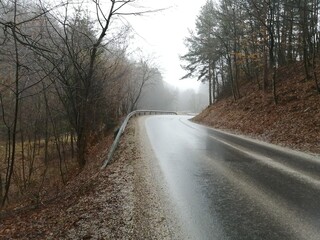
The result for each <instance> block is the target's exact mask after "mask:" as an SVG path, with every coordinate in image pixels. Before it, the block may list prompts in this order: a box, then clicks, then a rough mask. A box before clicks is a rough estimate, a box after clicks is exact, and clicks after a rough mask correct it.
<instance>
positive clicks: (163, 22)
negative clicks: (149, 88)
mask: <svg viewBox="0 0 320 240" xmlns="http://www.w3.org/2000/svg"><path fill="white" fill-rule="evenodd" d="M205 2H206V0H140V1H139V5H140V6H143V7H145V9H162V8H168V9H167V10H164V11H161V12H158V13H151V14H147V15H145V16H135V17H133V16H130V17H127V20H128V21H129V22H130V24H131V25H132V27H133V29H134V32H135V33H136V36H135V40H134V45H135V46H137V47H139V48H141V50H142V51H143V53H145V54H146V55H152V56H153V57H154V61H155V62H156V63H157V65H158V67H159V68H160V70H161V72H162V74H163V78H164V80H165V81H166V82H169V83H171V84H173V85H175V86H178V87H179V88H183V89H185V88H189V87H193V88H197V87H196V86H197V85H198V83H197V82H196V81H195V80H179V79H180V78H181V77H182V76H183V75H185V74H186V73H185V72H184V71H183V70H182V69H181V67H180V64H181V62H180V60H179V55H183V54H185V53H186V48H185V47H184V43H183V41H184V38H186V37H187V36H188V35H189V34H188V29H194V25H195V20H196V17H197V15H198V14H199V11H200V8H201V7H202V6H203V5H204V4H205Z"/></svg>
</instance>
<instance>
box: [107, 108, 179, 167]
mask: <svg viewBox="0 0 320 240" xmlns="http://www.w3.org/2000/svg"><path fill="white" fill-rule="evenodd" d="M164 114H165V115H178V113H177V112H173V111H172V112H171V111H159V110H136V111H133V112H131V113H129V114H128V115H127V117H126V118H125V120H124V121H123V123H122V124H121V127H120V128H119V130H118V133H117V136H116V138H115V139H114V141H113V143H112V146H111V148H110V150H109V153H108V156H107V159H106V160H105V161H104V162H103V165H102V167H101V169H104V168H105V167H106V166H107V165H108V163H109V162H110V161H111V159H112V156H113V154H114V152H115V151H116V149H117V147H118V145H119V142H120V137H121V135H122V134H123V132H124V130H125V129H126V126H127V124H128V122H129V120H130V119H131V118H132V117H134V116H141V115H164Z"/></svg>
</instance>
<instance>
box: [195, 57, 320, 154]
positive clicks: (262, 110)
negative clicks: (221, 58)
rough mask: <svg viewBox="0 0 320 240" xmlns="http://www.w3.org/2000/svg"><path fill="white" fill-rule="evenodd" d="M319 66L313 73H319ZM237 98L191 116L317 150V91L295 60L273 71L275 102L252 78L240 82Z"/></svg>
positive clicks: (319, 99) (319, 137)
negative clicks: (275, 77)
mask: <svg viewBox="0 0 320 240" xmlns="http://www.w3.org/2000/svg"><path fill="white" fill-rule="evenodd" d="M319 72H320V69H318V71H317V73H318V76H319ZM241 85H242V88H241V89H240V92H241V98H240V99H239V100H237V101H234V100H233V98H232V97H228V98H225V99H222V100H219V101H217V102H216V103H214V104H213V105H212V106H210V107H208V108H207V109H205V110H204V111H203V112H202V113H200V114H199V115H198V116H196V117H195V118H194V119H193V120H194V121H195V122H198V123H203V124H206V125H209V126H212V127H215V128H218V129H224V130H229V131H231V132H235V133H238V134H244V135H249V136H252V137H254V138H258V139H261V140H264V141H268V142H271V143H275V144H279V145H283V146H287V147H292V148H295V149H299V150H303V151H309V152H313V153H320V94H318V93H317V91H316V87H315V82H314V80H313V79H310V80H306V78H305V74H304V70H303V66H302V64H301V63H296V64H294V65H291V66H289V67H283V68H280V69H279V70H278V72H277V85H276V86H277V97H278V104H277V105H276V104H275V103H274V101H273V97H272V93H271V91H270V92H264V91H263V90H259V89H258V87H257V85H256V84H255V83H254V82H247V83H245V84H241Z"/></svg>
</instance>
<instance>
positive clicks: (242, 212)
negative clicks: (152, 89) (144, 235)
mask: <svg viewBox="0 0 320 240" xmlns="http://www.w3.org/2000/svg"><path fill="white" fill-rule="evenodd" d="M188 118H190V117H187V116H151V117H148V118H146V120H145V127H146V130H147V134H148V137H149V140H150V142H151V146H152V148H153V150H154V152H155V155H156V157H157V159H158V161H159V165H160V167H161V171H162V172H163V175H164V178H165V181H166V183H167V186H168V189H169V192H170V195H171V198H172V200H173V201H174V202H175V205H176V206H177V207H176V209H175V211H176V214H177V215H178V218H179V219H180V220H181V222H182V224H183V226H184V230H185V231H186V233H187V234H188V235H189V236H190V238H191V239H219V240H222V239H248V240H249V239H268V240H270V239H290V240H291V239H308V240H313V239H320V159H319V158H317V157H314V156H310V155H307V154H302V153H297V152H293V151H290V150H285V149H282V148H279V147H274V146H272V145H269V144H263V143H261V142H258V141H254V140H250V139H246V138H245V139H242V138H239V137H236V136H234V135H231V134H224V133H222V132H220V131H216V130H213V129H210V128H206V127H203V126H201V125H198V124H195V123H192V122H190V121H189V120H188ZM296 153H297V155H296Z"/></svg>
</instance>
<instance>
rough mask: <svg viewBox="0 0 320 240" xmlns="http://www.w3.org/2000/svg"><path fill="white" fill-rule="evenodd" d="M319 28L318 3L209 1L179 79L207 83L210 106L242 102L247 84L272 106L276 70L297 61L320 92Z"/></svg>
mask: <svg viewBox="0 0 320 240" xmlns="http://www.w3.org/2000/svg"><path fill="white" fill-rule="evenodd" d="M319 27H320V26H319V1H318V0H279V1H275V0H239V1H231V0H221V1H219V3H216V2H215V1H212V0H208V1H207V2H206V4H205V5H204V6H203V7H202V9H201V11H200V13H199V15H198V17H197V19H196V29H195V31H190V34H189V36H188V37H187V38H186V39H185V45H186V47H187V49H188V51H187V53H186V54H184V55H182V56H181V60H182V61H183V65H182V67H183V68H184V69H185V70H187V74H186V75H185V76H184V77H183V78H190V77H196V78H198V80H200V81H203V82H207V83H208V85H209V102H210V104H212V103H214V102H216V101H218V100H219V99H221V98H222V97H224V96H228V95H232V96H233V99H234V100H235V101H236V100H237V99H239V98H241V97H242V93H241V91H240V88H241V86H243V85H244V84H245V83H246V82H247V81H250V82H253V83H254V84H255V85H256V86H257V89H258V90H262V91H265V92H271V93H272V96H273V101H274V104H277V103H278V96H279V91H278V89H277V73H278V71H279V69H281V68H283V67H286V66H289V65H292V64H294V63H297V62H300V63H303V71H304V74H305V79H306V80H310V81H313V82H314V88H315V90H316V91H317V92H318V93H320V83H319V80H318V76H317V71H316V69H317V65H319V58H318V55H319V46H320V39H319V37H320V35H319V30H320V29H319Z"/></svg>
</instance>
